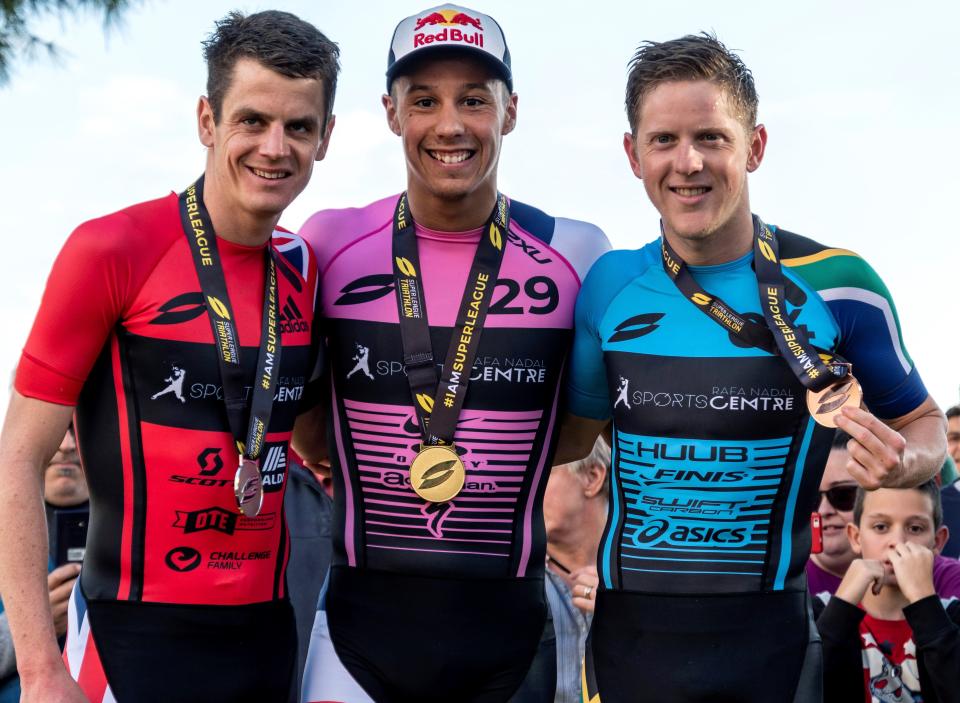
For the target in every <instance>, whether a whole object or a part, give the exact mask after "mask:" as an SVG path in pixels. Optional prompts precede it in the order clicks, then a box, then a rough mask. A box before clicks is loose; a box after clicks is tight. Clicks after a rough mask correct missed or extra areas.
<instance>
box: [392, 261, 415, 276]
mask: <svg viewBox="0 0 960 703" xmlns="http://www.w3.org/2000/svg"><path fill="white" fill-rule="evenodd" d="M396 259H397V268H398V269H400V273H402V274H403V275H404V276H410V277H415V276H416V275H417V270H416V269H415V268H413V264H411V263H410V260H409V259H405V258H404V257H402V256H398V257H396Z"/></svg>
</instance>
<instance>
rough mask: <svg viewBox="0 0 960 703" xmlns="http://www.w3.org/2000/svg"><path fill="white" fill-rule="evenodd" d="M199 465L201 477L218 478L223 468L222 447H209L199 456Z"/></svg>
mask: <svg viewBox="0 0 960 703" xmlns="http://www.w3.org/2000/svg"><path fill="white" fill-rule="evenodd" d="M197 464H199V465H200V475H201V476H216V475H217V474H218V473H219V472H220V469H222V468H223V459H221V458H220V447H208V448H206V449H204V450H203V451H202V452H200V454H198V455H197Z"/></svg>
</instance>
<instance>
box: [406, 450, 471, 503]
mask: <svg viewBox="0 0 960 703" xmlns="http://www.w3.org/2000/svg"><path fill="white" fill-rule="evenodd" d="M466 478H467V471H466V469H465V468H464V466H463V461H461V459H460V457H459V456H457V451H456V449H455V448H454V447H453V445H442V446H441V445H437V446H429V447H421V448H420V452H419V453H418V454H417V456H416V458H415V459H414V460H413V463H412V464H410V486H411V487H412V488H413V490H414V491H415V492H416V494H417V495H418V496H420V497H421V498H423V499H424V500H428V501H430V502H431V503H446V502H447V501H448V500H452V499H453V498H454V497H455V496H456V495H457V494H458V493H459V492H460V491H461V490H462V489H463V484H464V481H466Z"/></svg>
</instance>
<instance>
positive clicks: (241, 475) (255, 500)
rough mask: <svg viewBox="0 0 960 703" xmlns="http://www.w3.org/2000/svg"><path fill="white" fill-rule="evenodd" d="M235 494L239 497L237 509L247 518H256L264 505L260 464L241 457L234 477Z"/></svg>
mask: <svg viewBox="0 0 960 703" xmlns="http://www.w3.org/2000/svg"><path fill="white" fill-rule="evenodd" d="M233 494H234V495H235V496H236V497H237V507H238V508H239V510H240V512H241V513H242V514H243V515H245V516H246V517H256V516H257V515H259V514H260V507H261V506H262V505H263V481H262V480H261V476H260V464H259V462H256V461H254V460H253V459H247V458H246V457H243V456H241V457H240V466H238V467H237V473H236V474H235V475H234V477H233Z"/></svg>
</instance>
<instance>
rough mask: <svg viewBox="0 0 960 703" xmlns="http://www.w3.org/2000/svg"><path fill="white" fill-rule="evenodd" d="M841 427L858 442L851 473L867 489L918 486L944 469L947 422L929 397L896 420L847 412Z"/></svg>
mask: <svg viewBox="0 0 960 703" xmlns="http://www.w3.org/2000/svg"><path fill="white" fill-rule="evenodd" d="M837 426H838V427H839V428H840V429H841V430H844V431H845V432H846V433H847V434H849V435H850V436H851V437H852V438H853V439H852V440H851V441H850V442H849V443H848V444H847V449H848V451H849V452H850V460H849V461H848V462H847V470H849V472H850V475H851V476H853V478H854V479H855V480H856V481H857V483H859V484H860V485H861V486H863V487H864V488H866V489H867V490H873V489H876V488H881V487H882V488H906V487H912V486H918V485H920V484H921V483H923V482H924V481H926V480H928V479H930V478H931V477H933V475H934V474H936V473H937V471H939V470H940V467H941V466H942V465H943V458H944V457H945V456H946V452H947V440H946V436H947V435H946V433H947V420H946V418H945V417H944V415H943V412H942V411H941V410H940V408H939V407H938V406H937V404H936V403H935V402H934V400H933V398H931V397H930V396H929V395H928V396H927V398H926V399H925V400H924V401H923V402H922V403H921V404H920V405H919V406H917V407H916V408H914V409H913V410H912V411H910V412H909V413H907V414H906V415H902V416H900V417H897V418H893V419H891V420H881V419H880V418H878V417H876V416H875V415H872V414H871V413H869V412H868V411H866V410H862V409H860V408H844V409H843V414H842V415H840V416H838V417H837Z"/></svg>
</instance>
